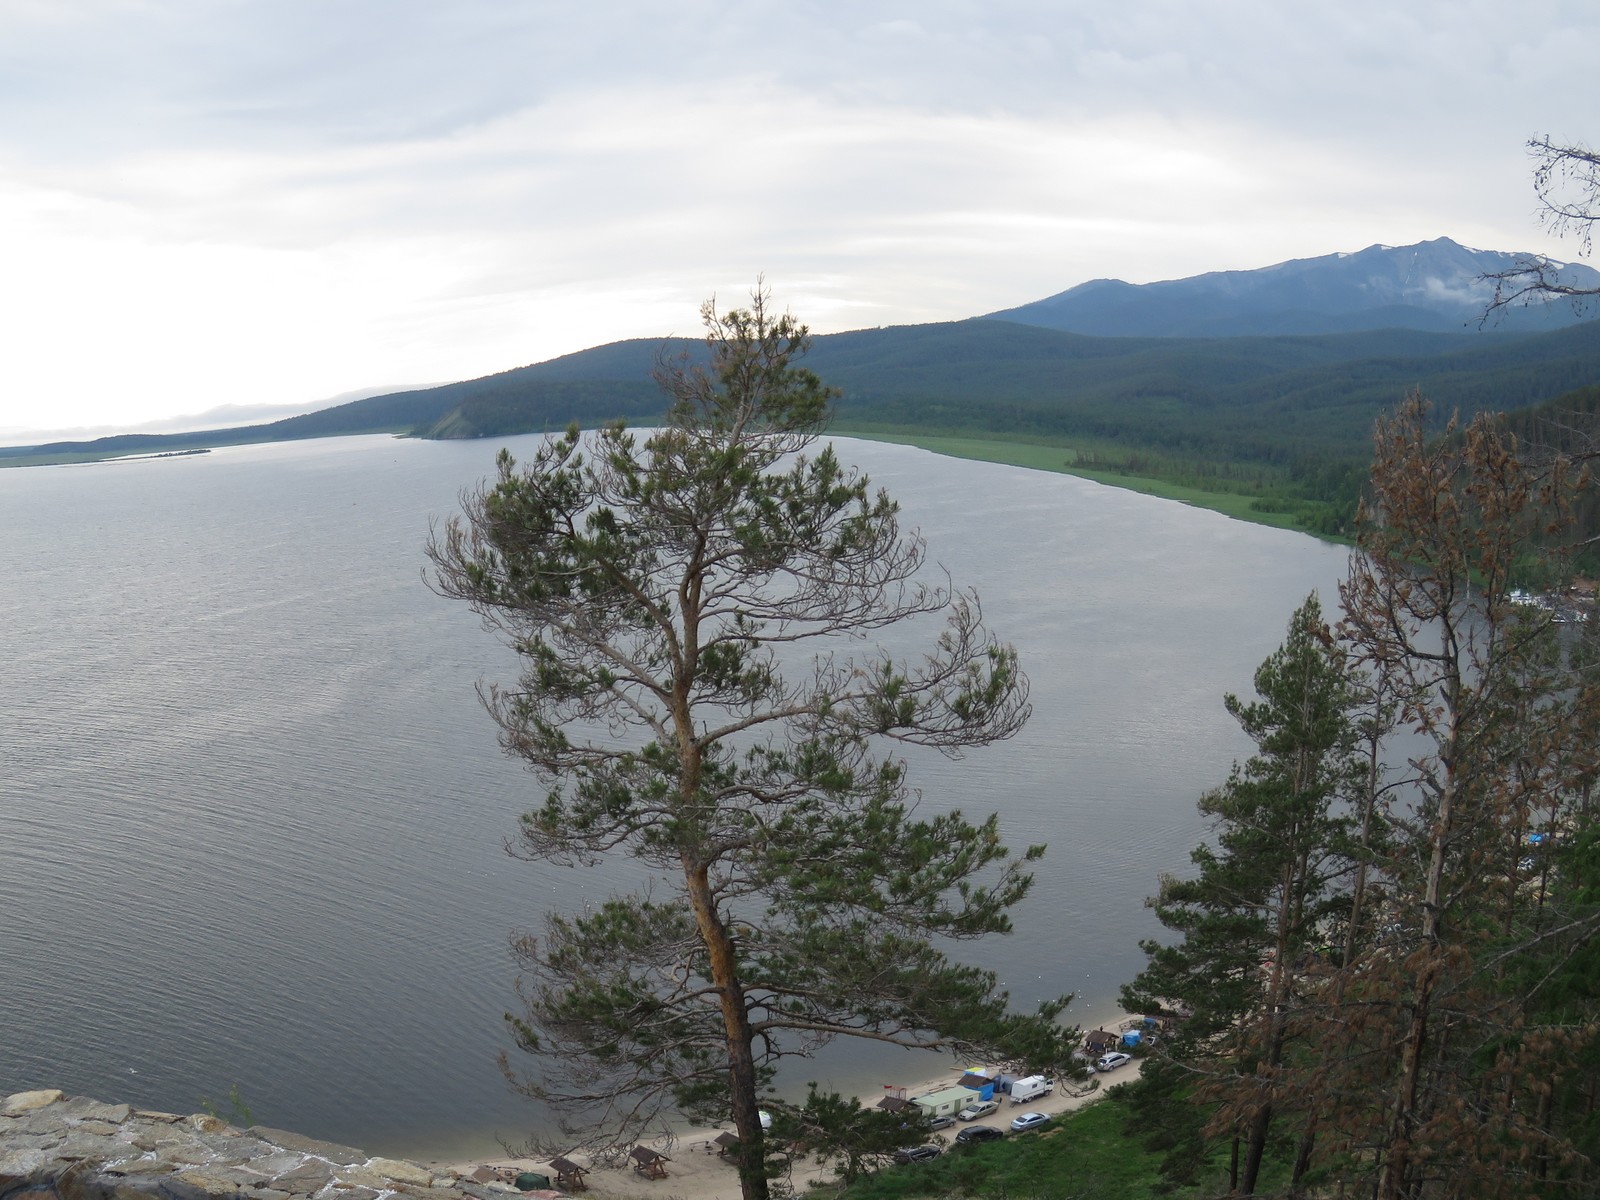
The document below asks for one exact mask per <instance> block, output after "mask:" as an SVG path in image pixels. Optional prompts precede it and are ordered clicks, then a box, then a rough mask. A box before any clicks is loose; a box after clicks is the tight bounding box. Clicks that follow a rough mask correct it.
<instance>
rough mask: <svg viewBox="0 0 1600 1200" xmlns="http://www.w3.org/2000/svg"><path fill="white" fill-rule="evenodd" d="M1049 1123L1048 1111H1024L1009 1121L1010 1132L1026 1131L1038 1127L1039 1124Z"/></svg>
mask: <svg viewBox="0 0 1600 1200" xmlns="http://www.w3.org/2000/svg"><path fill="white" fill-rule="evenodd" d="M1048 1124H1050V1114H1049V1113H1036V1112H1026V1113H1023V1114H1022V1115H1021V1116H1020V1117H1015V1118H1013V1119H1012V1121H1011V1132H1012V1133H1026V1132H1027V1131H1028V1130H1030V1129H1038V1128H1039V1127H1040V1126H1041V1125H1048Z"/></svg>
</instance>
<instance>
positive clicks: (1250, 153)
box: [0, 0, 1600, 431]
mask: <svg viewBox="0 0 1600 1200" xmlns="http://www.w3.org/2000/svg"><path fill="white" fill-rule="evenodd" d="M1597 51H1600V18H1597V17H1596V16H1595V15H1593V10H1592V9H1591V8H1590V7H1589V6H1588V5H1586V4H1582V3H1578V2H1563V0H1544V2H1534V3H1530V4H1527V5H1523V6H1520V7H1519V8H1517V9H1516V11H1511V10H1510V9H1509V7H1508V6H1503V5H1498V4H1492V3H1474V2H1468V3H1459V2H1458V3H1449V4H1446V3H1434V2H1432V0H1427V2H1417V3H1412V4H1409V5H1406V6H1403V10H1401V11H1397V10H1396V7H1395V6H1391V5H1387V4H1379V3H1376V2H1373V0H1353V2H1352V3H1350V4H1347V5H1345V6H1342V7H1339V8H1337V9H1333V8H1328V9H1310V8H1301V7H1299V6H1294V7H1290V6H1284V5H1280V4H1275V3H1271V2H1269V0H1237V2H1235V3H1228V4H1222V3H1212V4H1206V5H1195V4H1192V3H1188V4H1186V3H1177V2H1175V0H1162V2H1151V3H1137V2H1136V3H1132V4H1128V5H1124V6H1121V7H1120V8H1115V9H1113V8H1109V7H1108V8H1102V7H1100V6H1091V5H1088V4H1085V3H1076V2H1074V3H1054V4H1040V3H1021V2H1016V0H1012V2H1006V0H989V2H986V3H982V4H977V3H966V2H958V0H945V2H939V0H929V2H926V3H922V4H918V5H915V6H912V5H898V4H867V5H861V6H846V5H843V4H840V3H837V2H836V0H811V2H805V0H798V2H794V3H788V4H783V5H777V4H763V3H745V4H741V5H737V6H734V5H727V4H719V3H695V2H693V0H688V2H685V3H680V4H677V5H673V6H670V7H669V6H666V5H660V4H648V3H638V4H627V5H618V4H610V5H607V4H599V5H590V6H568V5H558V4H550V3H513V2H510V0H456V2H454V3H452V4H450V5H439V4H434V3H428V2H426V0H381V2H380V0H340V2H335V3H328V2H326V0H322V2H318V0H277V2H275V3H271V4H268V3H265V2H264V0H234V2H231V3H226V4H224V3H217V2H215V0H60V2H54V0H0V79H3V80H4V86H3V87H0V112H3V114H4V117H5V120H4V122H3V124H0V129H3V130H4V132H3V133H0V168H3V170H0V213H3V214H4V217H5V221H4V223H3V225H0V229H3V230H4V232H3V233H0V238H3V239H4V244H5V258H6V264H7V267H6V271H5V273H4V276H3V277H0V280H3V281H0V320H3V321H4V328H5V330H6V334H7V336H6V342H7V350H8V353H7V355H6V356H5V366H6V369H8V371H9V374H10V378H9V379H8V380H7V386H6V394H7V397H8V398H7V401H6V403H5V404H4V405H3V406H0V428H3V429H5V430H9V431H18V430H68V429H81V428H100V429H111V428H129V427H132V426H136V425H141V424H145V423H148V422H152V421H159V420H170V419H172V418H175V417H178V416H180V415H182V414H195V413H202V412H206V411H209V410H212V409H215V408H217V407H219V406H223V405H235V406H241V407H249V408H253V409H255V408H261V407H263V406H278V407H282V408H290V407H302V408H309V407H321V406H323V404H324V403H325V402H326V401H328V400H329V399H331V398H333V397H337V396H339V395H341V394H342V393H349V392H354V391H357V390H372V389H374V388H380V387H381V385H383V384H385V383H386V382H387V381H403V382H411V383H422V382H424V381H440V380H449V379H463V378H472V377H475V376H479V375H484V374H489V373H492V372H495V371H501V370H506V369H508V368H511V367H515V366H520V365H523V364H525V363H529V362H536V361H540V360H543V359H546V358H550V357H553V356H555V355H558V354H563V353H569V352H572V351H575V350H579V349H583V348H585V347H587V346H592V345H598V344H602V343H605V342H610V341H615V340H619V339H622V338H628V337H655V336H668V335H673V334H677V335H684V334H694V333H696V332H697V329H696V318H695V313H696V309H697V307H698V305H699V302H700V301H701V300H702V299H704V298H705V297H707V296H709V295H712V294H716V295H719V296H722V297H724V298H736V297H738V296H740V295H742V294H743V293H744V292H745V291H747V290H748V288H749V286H750V284H751V282H752V281H753V280H754V278H755V277H756V276H757V275H758V274H760V275H764V276H765V278H766V281H767V283H768V284H769V286H770V287H771V288H772V290H773V292H774V295H775V297H776V299H777V301H778V302H779V303H780V304H782V305H784V306H786V307H788V308H790V309H792V310H793V311H794V312H795V313H796V314H797V315H798V316H800V317H801V318H802V319H803V320H805V321H806V322H808V323H809V324H810V325H811V326H812V328H813V329H814V330H816V331H817V332H834V331H837V330H843V329H851V328H860V327H864V326H873V325H887V324H904V323H920V322H926V321H937V320H951V319H960V318H964V317H970V316H974V315H978V314H981V313H985V312H990V311H994V310H996V309H1000V308H1006V307H1011V306H1015V305H1018V304H1024V303H1027V302H1029V301H1032V300H1037V299H1040V298H1042V297H1044V296H1048V295H1052V294H1054V293H1057V292H1060V291H1063V290H1065V289H1067V288H1070V287H1073V286H1075V285H1077V284H1079V283H1082V282H1085V281H1087V280H1089V279H1094V278H1103V277H1114V278H1121V279H1126V280H1128V281H1130V282H1135V283H1144V282H1150V281H1153V280H1156V279H1171V278H1180V277H1184V276H1188V275H1194V274H1199V273H1201V272H1204V271H1214V270H1243V269H1251V268H1255V267H1261V266H1267V265H1270V264H1272V263H1275V262H1280V261H1283V260H1286V259H1291V258H1309V257H1316V256H1318V255H1322V254H1329V253H1334V252H1350V251H1355V250H1359V249H1362V248H1364V247H1366V246H1368V245H1372V244H1374V243H1382V244H1388V245H1405V244H1409V243H1412V242H1417V241H1424V240H1428V239H1431V238H1435V237H1441V236H1445V237H1451V238H1453V239H1455V240H1456V241H1459V242H1462V243H1463V244H1467V245H1472V246H1478V247H1481V248H1484V249H1492V250H1504V251H1518V252H1521V251H1529V252H1537V253H1546V254H1549V255H1551V256H1552V257H1556V258H1564V259H1576V258H1578V257H1579V254H1578V246H1577V245H1576V244H1575V243H1574V242H1572V241H1571V240H1568V241H1566V242H1563V241H1561V240H1560V239H1558V238H1554V237H1552V236H1551V235H1550V234H1549V233H1548V231H1546V230H1544V229H1543V228H1541V227H1540V225H1539V224H1538V221H1537V213H1536V207H1535V201H1534V196H1533V193H1532V188H1531V184H1530V172H1531V164H1530V161H1529V159H1528V157H1527V154H1526V151H1525V148H1524V147H1525V143H1526V142H1527V140H1528V139H1529V138H1530V137H1532V136H1535V135H1536V134H1542V133H1548V134H1550V135H1551V136H1553V137H1554V138H1556V139H1557V140H1558V141H1568V142H1582V141H1590V142H1592V141H1593V140H1594V139H1595V138H1596V136H1597V131H1596V130H1595V129H1594V128H1585V127H1583V124H1582V122H1583V120H1584V117H1583V114H1584V113H1586V112H1588V111H1590V107H1591V106H1590V105H1589V104H1588V103H1587V102H1588V99H1589V98H1588V95H1587V92H1588V86H1589V83H1588V81H1589V80H1590V79H1591V78H1592V64H1593V62H1594V61H1595V59H1596V57H1597V55H1596V52H1597ZM391 386H393V385H391Z"/></svg>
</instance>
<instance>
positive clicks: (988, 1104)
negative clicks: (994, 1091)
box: [956, 1100, 1000, 1121]
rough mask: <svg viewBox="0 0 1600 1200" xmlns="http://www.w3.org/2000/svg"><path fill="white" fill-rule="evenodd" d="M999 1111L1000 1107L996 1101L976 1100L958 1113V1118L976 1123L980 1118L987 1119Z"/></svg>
mask: <svg viewBox="0 0 1600 1200" xmlns="http://www.w3.org/2000/svg"><path fill="white" fill-rule="evenodd" d="M999 1111H1000V1105H999V1103H998V1102H996V1101H994V1100H974V1101H973V1102H972V1103H971V1104H969V1105H967V1106H966V1107H965V1108H963V1109H962V1110H961V1111H960V1112H958V1113H957V1114H956V1116H958V1117H960V1118H961V1119H962V1120H963V1121H976V1120H977V1119H978V1118H979V1117H987V1116H988V1115H989V1114H990V1113H992V1112H999Z"/></svg>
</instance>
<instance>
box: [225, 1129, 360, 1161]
mask: <svg viewBox="0 0 1600 1200" xmlns="http://www.w3.org/2000/svg"><path fill="white" fill-rule="evenodd" d="M245 1132H246V1133H249V1134H250V1135H251V1136H253V1137H258V1138H260V1139H261V1140H262V1141H266V1142H271V1143H272V1144H273V1145H274V1146H282V1147H283V1148H284V1149H285V1150H296V1151H298V1152H299V1153H301V1154H315V1155H316V1156H317V1157H318V1158H325V1159H327V1160H328V1161H329V1162H334V1163H338V1164H339V1165H340V1166H343V1167H350V1166H354V1165H355V1164H356V1163H364V1162H366V1161H367V1153H366V1151H364V1150H356V1149H353V1148H352V1147H350V1146H341V1145H339V1144H337V1143H336V1142H319V1141H317V1139H316V1138H308V1137H304V1136H302V1135H301V1134H298V1133H290V1132H289V1131H288V1130H287V1129H268V1128H266V1127H265V1126H263V1125H252V1126H251V1127H250V1128H249V1129H247V1130H246V1131H245Z"/></svg>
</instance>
